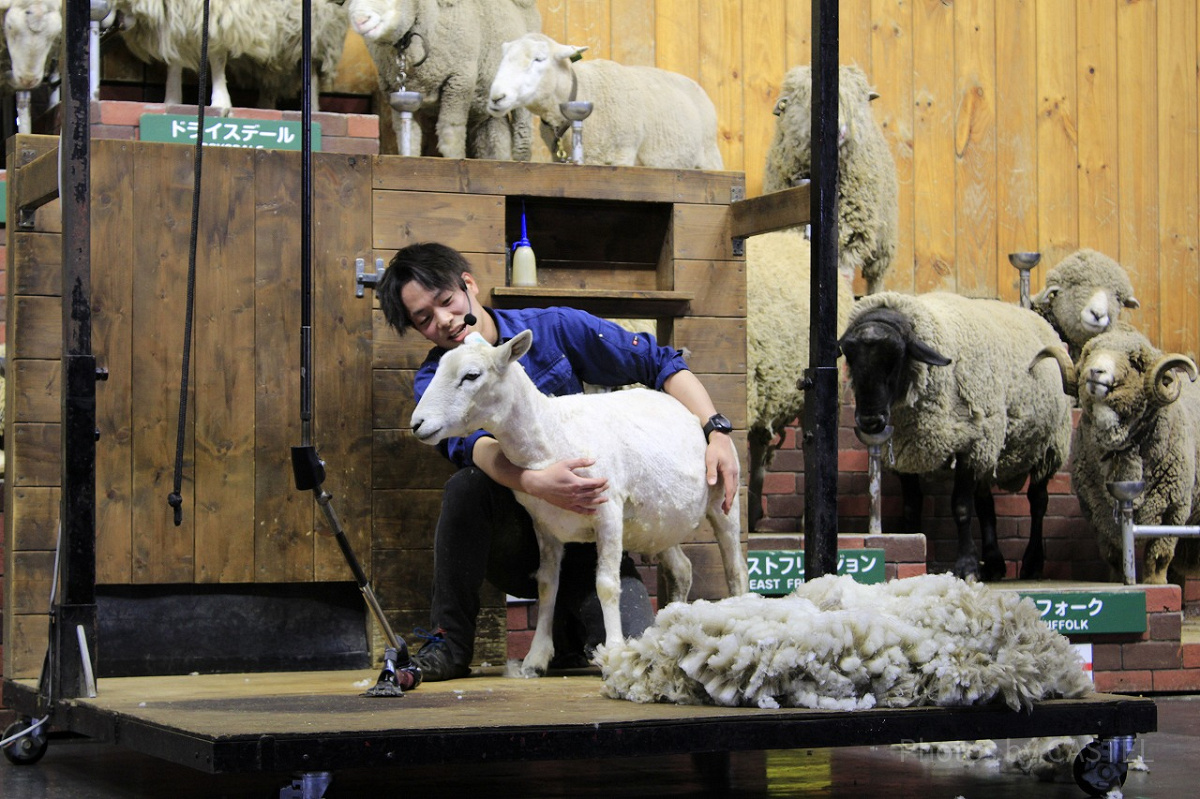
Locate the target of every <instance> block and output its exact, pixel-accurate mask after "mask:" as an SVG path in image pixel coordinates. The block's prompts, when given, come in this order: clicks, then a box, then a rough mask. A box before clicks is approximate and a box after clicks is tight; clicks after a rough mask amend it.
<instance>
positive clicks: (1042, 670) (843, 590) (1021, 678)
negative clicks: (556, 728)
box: [596, 574, 1092, 710]
mask: <svg viewBox="0 0 1200 799" xmlns="http://www.w3.org/2000/svg"><path fill="white" fill-rule="evenodd" d="M596 661H597V662H598V663H599V664H600V667H601V670H602V673H603V677H604V690H605V693H607V694H608V695H609V696H611V697H614V698H618V699H628V700H631V701H634V702H675V703H677V704H716V705H724V706H728V707H738V706H758V707H764V708H768V707H808V708H824V709H843V710H860V709H866V708H871V707H877V706H878V707H910V706H916V705H973V704H986V703H990V702H992V701H995V700H997V698H1002V699H1003V701H1004V702H1005V703H1006V704H1007V705H1008V706H1009V707H1011V708H1013V709H1014V710H1016V709H1020V708H1026V709H1028V708H1029V707H1030V706H1031V705H1032V703H1033V702H1035V701H1038V700H1041V699H1047V698H1054V697H1079V696H1083V695H1085V694H1087V693H1089V692H1091V690H1092V688H1091V683H1090V681H1089V680H1088V678H1087V675H1086V674H1085V673H1084V671H1083V668H1082V665H1081V662H1080V660H1079V657H1078V655H1077V654H1076V653H1075V650H1074V649H1072V648H1071V645H1070V644H1069V643H1068V641H1067V639H1066V638H1065V637H1063V636H1062V635H1060V634H1059V633H1057V632H1054V631H1052V630H1050V629H1049V628H1048V627H1046V625H1045V624H1043V623H1042V621H1041V620H1040V619H1039V614H1038V611H1037V608H1036V607H1035V606H1034V604H1033V602H1032V600H1029V599H1022V598H1020V597H1018V596H1017V594H1016V593H1014V592H1008V591H994V590H992V589H990V588H988V587H987V586H986V585H984V584H982V583H976V582H964V581H963V580H960V579H958V578H957V577H954V576H952V575H949V574H942V575H925V576H921V577H910V578H907V579H903V580H893V581H891V582H889V583H884V584H878V585H861V584H859V583H856V582H854V580H853V579H851V578H850V577H845V576H843V577H834V576H826V577H821V578H819V579H816V580H812V581H811V582H807V583H804V584H802V585H801V586H800V587H798V588H797V589H796V591H795V592H793V593H792V594H790V595H788V596H785V597H779V598H767V597H761V596H757V595H755V594H746V595H743V596H739V597H731V598H729V599H724V600H721V601H719V602H708V601H704V600H698V601H696V602H693V603H690V604H686V603H681V602H674V603H671V604H670V605H667V606H666V607H665V608H663V609H662V610H661V611H659V613H658V616H657V617H656V619H655V622H654V624H653V625H651V626H650V627H649V628H648V629H647V630H646V632H645V633H644V634H643V635H642V636H641V637H640V638H631V639H628V640H627V641H625V642H624V643H623V644H621V645H620V646H618V647H603V646H602V647H600V648H598V649H597V652H596Z"/></svg>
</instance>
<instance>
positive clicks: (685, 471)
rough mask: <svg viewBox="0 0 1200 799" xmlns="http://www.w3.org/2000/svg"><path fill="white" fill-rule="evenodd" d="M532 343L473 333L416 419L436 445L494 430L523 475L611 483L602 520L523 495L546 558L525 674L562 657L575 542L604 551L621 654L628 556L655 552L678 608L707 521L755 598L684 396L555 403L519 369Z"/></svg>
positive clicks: (453, 353)
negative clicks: (567, 553)
mask: <svg viewBox="0 0 1200 799" xmlns="http://www.w3.org/2000/svg"><path fill="white" fill-rule="evenodd" d="M532 342H533V333H532V332H531V331H529V330H525V331H522V332H521V333H518V334H517V335H516V336H514V337H513V338H511V339H509V340H508V341H507V342H505V343H503V344H501V345H499V346H495V347H493V346H491V345H490V344H488V343H487V342H486V341H485V340H484V339H483V338H482V337H481V336H478V335H477V334H472V335H471V336H468V338H467V340H466V341H465V342H464V343H463V344H462V345H460V346H458V347H456V348H455V349H453V350H450V351H449V352H447V353H446V354H444V355H443V356H442V358H441V361H440V362H439V363H438V368H437V371H436V372H435V373H434V376H433V380H432V381H431V382H430V384H429V386H428V388H427V389H426V390H425V393H424V394H423V395H422V397H421V400H420V402H418V403H417V407H416V408H415V409H414V410H413V414H412V429H413V434H414V435H415V436H416V437H417V439H418V440H420V441H422V442H424V443H427V444H436V443H437V442H438V441H440V440H442V439H445V438H448V437H451V436H462V435H467V434H469V433H472V432H474V431H475V430H479V429H484V430H487V431H488V432H489V433H491V434H492V435H493V436H494V437H495V439H496V441H497V442H499V444H500V448H501V450H502V451H503V452H504V455H505V457H507V458H508V460H509V461H511V462H512V463H513V464H515V465H517V466H519V467H521V468H526V469H540V468H544V467H546V466H549V465H550V464H552V463H556V462H558V461H561V460H564V459H568V458H580V457H585V458H591V459H593V460H594V461H595V465H594V466H593V467H590V468H589V469H586V470H582V469H581V470H578V471H579V473H580V474H596V475H603V476H604V477H605V478H606V479H607V480H608V489H607V491H606V496H607V498H608V501H607V502H605V503H604V504H602V505H600V506H599V507H598V508H597V509H596V513H595V514H592V515H584V514H579V513H574V512H572V511H568V510H563V509H561V508H557V507H555V506H553V505H551V504H550V503H548V502H545V501H544V500H540V499H537V498H535V497H532V496H530V495H528V494H525V493H522V492H520V491H517V492H515V493H516V497H517V500H518V501H519V502H520V503H521V504H522V505H523V506H524V507H525V508H526V509H527V510H528V511H529V515H530V516H531V517H532V518H533V526H534V531H535V532H536V533H537V538H538V545H539V547H540V549H541V565H540V567H539V568H538V572H537V582H538V622H537V628H536V629H535V631H534V636H533V641H532V642H531V644H530V647H529V654H528V655H527V656H526V658H525V661H524V663H523V664H522V666H521V671H522V673H523V674H525V675H526V676H539V675H542V674H545V672H546V668H547V666H548V665H549V663H550V657H551V655H553V653H554V643H553V640H552V636H551V628H552V626H553V622H554V603H555V596H556V594H557V591H558V578H559V567H560V564H561V561H562V552H563V544H564V543H568V542H572V541H594V542H595V543H596V553H597V565H596V594H597V595H598V596H599V598H600V606H601V609H602V611H603V615H604V629H605V641H606V643H608V644H610V645H615V644H618V643H620V641H621V640H622V639H621V620H620V613H619V610H618V602H619V599H620V593H621V583H620V574H619V571H620V561H621V553H622V551H623V550H629V551H632V552H642V553H646V554H651V555H656V556H657V557H658V559H659V562H660V564H661V565H662V566H663V567H664V571H665V574H666V576H667V582H668V585H669V586H670V596H671V599H672V600H673V601H679V600H685V599H686V598H687V594H688V591H689V590H690V588H691V579H692V569H691V563H690V561H688V558H687V556H686V555H685V554H684V553H683V550H682V548H681V547H680V544H681V543H682V542H684V541H689V540H692V537H693V536H694V535H695V533H696V531H697V529H699V527H700V524H701V522H702V521H703V520H704V519H705V517H707V518H708V520H709V522H710V523H711V524H712V527H713V530H714V531H715V533H716V537H717V544H718V546H719V548H720V551H721V557H722V559H723V561H724V565H725V580H726V584H727V587H728V589H729V592H730V594H731V595H737V594H741V593H744V592H745V591H746V589H747V583H748V580H747V576H746V563H745V560H744V559H743V557H742V554H741V549H740V540H739V539H740V523H739V519H740V513H739V510H738V506H737V501H736V498H735V501H734V504H733V507H732V508H731V509H730V511H729V513H728V514H725V513H722V512H721V504H722V502H723V500H724V487H723V486H722V485H721V484H720V483H718V484H717V485H715V486H709V485H708V480H707V476H706V468H705V463H704V455H705V449H706V445H705V442H704V434H703V432H702V431H701V427H700V420H699V419H697V418H696V417H695V416H693V415H692V414H691V413H690V412H689V411H688V410H687V409H686V408H685V407H684V406H683V405H682V404H681V403H680V402H679V401H678V400H676V399H675V398H674V397H672V396H670V395H669V394H666V393H664V392H661V391H654V390H651V389H647V388H632V389H629V390H627V391H613V392H610V393H604V394H574V395H569V396H563V397H548V396H546V395H544V394H542V393H541V392H540V391H538V389H537V387H536V386H535V385H534V383H533V381H532V380H531V379H530V377H529V375H527V374H526V373H525V369H524V367H523V366H522V365H521V364H520V362H519V361H518V359H519V358H520V357H521V356H522V355H524V354H525V353H526V352H528V351H529V347H530V346H531V344H532Z"/></svg>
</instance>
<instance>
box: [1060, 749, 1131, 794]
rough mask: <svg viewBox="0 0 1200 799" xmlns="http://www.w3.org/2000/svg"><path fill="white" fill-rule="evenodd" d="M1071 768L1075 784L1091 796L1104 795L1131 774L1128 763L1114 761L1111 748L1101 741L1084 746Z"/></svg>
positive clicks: (1122, 783)
mask: <svg viewBox="0 0 1200 799" xmlns="http://www.w3.org/2000/svg"><path fill="white" fill-rule="evenodd" d="M1071 770H1072V772H1073V773H1074V775H1075V784H1076V785H1078V786H1079V787H1080V788H1082V789H1083V790H1084V791H1085V792H1086V793H1087V794H1088V795H1089V796H1104V794H1106V793H1108V792H1109V791H1111V790H1112V789H1113V788H1120V787H1121V786H1122V785H1124V784H1125V778H1126V777H1127V776H1128V775H1129V766H1128V764H1126V763H1125V762H1123V761H1122V762H1113V760H1112V757H1111V754H1110V750H1109V748H1108V747H1107V746H1105V745H1104V744H1102V743H1100V742H1099V741H1092V742H1091V743H1089V744H1088V745H1087V746H1085V747H1083V749H1082V750H1081V751H1080V752H1079V754H1078V755H1076V756H1075V763H1074V764H1073V767H1072V769H1071Z"/></svg>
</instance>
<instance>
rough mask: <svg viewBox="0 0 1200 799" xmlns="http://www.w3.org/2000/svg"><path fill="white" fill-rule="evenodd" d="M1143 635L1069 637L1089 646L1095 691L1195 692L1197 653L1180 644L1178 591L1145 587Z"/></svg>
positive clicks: (1199, 652)
mask: <svg viewBox="0 0 1200 799" xmlns="http://www.w3.org/2000/svg"><path fill="white" fill-rule="evenodd" d="M1145 591H1146V632H1144V633H1142V634H1141V635H1140V636H1122V635H1094V636H1074V635H1072V636H1069V637H1070V639H1071V641H1072V642H1075V643H1088V642H1090V643H1091V644H1092V673H1093V676H1094V677H1095V682H1096V690H1097V691H1105V692H1119V693H1143V692H1154V693H1162V692H1171V691H1194V690H1196V685H1197V683H1198V677H1197V669H1200V650H1197V649H1194V648H1192V647H1187V648H1186V657H1185V647H1184V646H1183V645H1182V644H1181V643H1180V634H1181V629H1182V623H1183V617H1182V614H1181V613H1180V610H1181V607H1182V592H1181V590H1180V588H1179V586H1177V585H1162V586H1146V587H1145Z"/></svg>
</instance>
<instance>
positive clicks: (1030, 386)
mask: <svg viewBox="0 0 1200 799" xmlns="http://www.w3.org/2000/svg"><path fill="white" fill-rule="evenodd" d="M1047 346H1055V347H1059V348H1061V347H1062V342H1061V341H1060V340H1059V338H1058V335H1057V334H1056V333H1055V332H1054V329H1053V328H1052V327H1050V324H1049V323H1048V322H1046V320H1044V319H1042V318H1041V317H1039V316H1038V315H1037V314H1035V313H1034V312H1033V311H1030V310H1026V309H1024V308H1018V307H1016V306H1014V305H1010V304H1008V303H1004V302H1000V301H998V300H982V299H969V298H966V297H961V296H959V295H957V294H950V293H946V292H933V293H930V294H923V295H918V296H911V295H906V294H898V293H896V292H881V293H879V294H873V295H871V296H869V297H864V298H863V299H861V300H859V302H858V303H857V305H856V306H855V309H854V311H853V313H852V315H851V319H850V323H849V325H848V326H847V328H846V333H845V335H844V336H842V338H841V340H840V341H839V347H840V349H841V352H842V354H843V355H844V356H845V358H846V363H847V365H848V367H849V370H850V381H851V383H852V385H853V388H854V400H855V413H854V418H855V423H856V425H857V426H858V428H859V430H860V431H861V432H862V433H865V434H867V435H877V434H880V433H882V432H883V431H884V430H885V429H886V427H887V426H888V425H889V424H890V425H892V426H893V427H894V433H893V435H892V437H891V440H890V441H889V442H888V444H887V445H886V448H885V449H884V461H885V464H886V465H887V466H888V467H889V468H891V469H893V470H894V471H896V472H897V473H899V475H900V485H901V489H902V491H903V494H904V500H903V501H904V520H905V526H906V529H907V530H908V531H910V532H920V531H921V528H920V518H921V504H922V496H921V486H920V475H922V474H926V473H929V472H935V471H940V470H942V469H945V468H947V467H949V466H951V465H953V467H954V488H953V490H952V494H951V510H952V513H953V515H954V522H955V525H956V527H957V528H958V556H957V560H956V562H955V564H954V573H955V574H956V575H958V576H960V577H982V578H983V579H985V580H995V579H1000V578H1002V577H1004V576H1005V573H1006V571H1007V568H1006V565H1005V560H1004V556H1003V554H1002V553H1001V552H1000V548H999V545H998V543H997V540H996V514H995V505H994V501H993V499H992V494H991V486H993V485H999V486H1001V487H1002V488H1005V489H1007V490H1010V491H1015V490H1017V489H1019V488H1020V487H1021V486H1022V485H1023V484H1024V483H1025V481H1026V479H1028V481H1029V487H1028V491H1027V495H1028V497H1029V509H1030V520H1031V521H1030V534H1029V543H1028V545H1027V547H1026V549H1025V555H1024V557H1023V558H1022V562H1021V571H1020V576H1021V577H1022V578H1023V579H1031V578H1035V577H1040V576H1041V572H1042V566H1043V564H1044V559H1045V553H1044V550H1043V542H1042V521H1043V519H1044V517H1045V513H1046V508H1047V503H1048V493H1049V492H1048V489H1047V485H1048V483H1049V481H1050V478H1051V477H1053V476H1054V473H1055V472H1056V471H1057V470H1058V468H1059V467H1060V466H1061V465H1062V464H1063V463H1064V462H1066V459H1067V455H1068V453H1069V452H1070V440H1071V415H1070V408H1069V405H1068V403H1067V400H1066V398H1065V397H1064V396H1063V393H1062V389H1061V387H1060V385H1059V383H1058V381H1057V380H1056V379H1055V376H1054V374H1053V371H1052V370H1047V369H1045V368H1044V367H1037V368H1034V369H1030V368H1029V364H1030V363H1031V361H1033V358H1034V356H1036V354H1037V353H1038V351H1039V350H1041V349H1042V348H1043V347H1047ZM1063 354H1064V357H1065V355H1066V353H1065V352H1064V353H1063ZM973 500H974V501H973ZM972 504H974V507H975V510H976V513H977V515H978V516H979V525H980V529H981V533H982V538H983V551H982V567H981V565H980V552H979V549H978V548H977V547H976V546H975V542H974V539H973V538H972V536H971V508H972Z"/></svg>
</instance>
